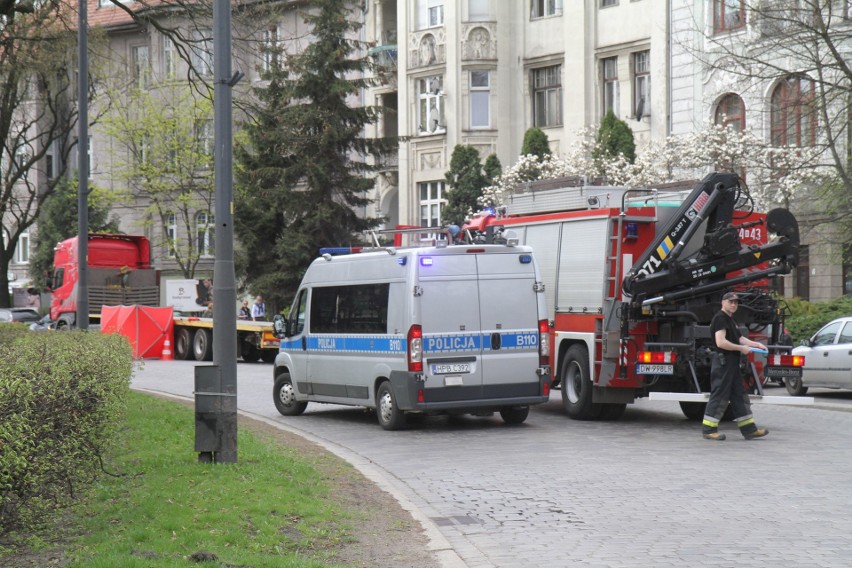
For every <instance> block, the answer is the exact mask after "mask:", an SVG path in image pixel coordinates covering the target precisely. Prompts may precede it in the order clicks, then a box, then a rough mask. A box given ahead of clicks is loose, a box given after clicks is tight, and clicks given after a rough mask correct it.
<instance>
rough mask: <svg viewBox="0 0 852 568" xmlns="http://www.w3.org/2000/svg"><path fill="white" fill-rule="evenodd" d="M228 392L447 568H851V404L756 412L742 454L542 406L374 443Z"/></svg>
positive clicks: (651, 423) (323, 410)
mask: <svg viewBox="0 0 852 568" xmlns="http://www.w3.org/2000/svg"><path fill="white" fill-rule="evenodd" d="M194 366H195V363H194V362H190V361H157V360H150V361H145V362H144V364H142V365H140V368H139V369H138V370H137V372H136V374H135V377H134V379H133V386H134V388H137V389H145V390H153V391H159V392H164V393H171V394H174V395H180V396H186V397H192V389H193V377H194ZM237 380H238V407H239V408H240V410H241V411H244V412H246V413H249V414H251V415H252V416H254V417H261V418H264V419H266V420H268V421H271V422H273V423H275V424H278V425H280V426H281V427H283V428H286V429H288V430H291V431H295V432H298V433H301V434H302V435H304V436H305V437H307V438H310V439H312V440H315V441H318V442H320V443H321V444H323V445H324V446H325V447H326V448H328V449H329V450H331V451H333V452H335V453H336V454H338V455H340V456H341V457H343V458H345V459H347V460H348V461H350V462H351V463H353V464H354V465H355V466H356V467H358V468H359V469H361V470H362V471H363V472H364V473H365V474H367V476H368V477H370V478H372V479H374V480H375V481H377V482H379V483H380V484H381V485H382V486H383V487H385V488H386V489H388V490H389V491H390V492H392V493H393V494H394V495H395V496H397V498H398V499H399V500H400V502H401V503H402V504H403V506H405V507H406V508H408V509H409V510H411V511H412V513H413V514H414V516H415V518H417V519H418V520H420V521H421V522H422V523H423V524H424V527H425V528H426V529H427V532H428V533H429V534H430V535H431V537H432V546H433V548H434V549H435V550H436V552H437V553H438V555H439V557H440V558H441V559H442V561H443V563H444V565H445V566H447V567H450V566H468V567H471V568H474V567H477V568H478V567H491V566H494V567H501V568H502V567H518V568H521V567H523V568H529V567H539V566H541V567H548V568H551V567H560V566H566V567H567V566H583V567H623V566H631V567H632V566H647V567H661V566H708V567H709V566H737V567H751V566H754V567H766V568H775V567H787V566H790V567H793V566H796V567H798V566H815V567H816V566H831V567H834V566H836V567H847V566H852V474H850V472H852V392H839V391H829V390H824V389H814V390H813V392H811V393H809V394H813V395H814V398H815V400H816V403H815V404H814V405H813V406H785V405H768V404H761V405H755V406H754V412H755V416H756V418H757V422H758V425H759V426H761V427H766V428H769V430H770V431H771V432H770V434H769V436H768V437H766V438H764V439H761V440H753V441H745V440H743V439H742V438H741V437H740V436H739V434H738V433H737V431H736V428H735V426H734V425H733V424H731V423H723V425H722V431H724V432H725V433H727V435H728V439H727V440H726V441H724V442H711V441H706V440H703V439H702V438H701V434H700V425H699V424H697V423H693V422H688V421H686V420H685V419H684V418H683V415H682V414H681V412H680V410H679V407H678V405H677V403H676V402H667V401H648V400H642V401H640V402H638V403H636V404H634V405H632V406H629V407H628V410H627V412H626V413H625V416H624V418H622V419H621V420H619V421H617V422H577V421H573V420H571V419H569V418H567V417H566V416H565V415H564V414H563V413H562V407H561V402H560V393H559V392H558V391H556V392H555V393H553V396H552V398H551V401H550V402H548V403H546V404H544V405H541V406H538V407H534V408H533V409H532V411H531V412H530V416H529V418H528V419H527V421H526V423H524V424H523V425H520V426H515V427H512V426H507V425H505V424H503V422H502V420H501V419H500V418H499V416H496V417H493V418H476V417H463V418H452V419H450V418H447V417H431V418H426V419H423V420H422V421H418V422H417V423H416V424H415V425H414V426H413V427H412V428H411V429H409V430H405V431H399V432H386V431H384V430H382V429H381V427H379V425H378V423H377V422H376V419H375V416H374V415H373V414H372V413H370V412H365V411H364V410H363V409H359V408H349V407H341V406H332V405H318V404H311V405H309V406H308V410H307V411H306V413H305V414H304V415H302V416H299V417H290V418H286V417H283V416H281V415H279V414H278V413H277V411H276V410H275V407H274V405H273V403H272V398H271V392H272V366H271V365H268V364H246V363H239V365H238V379H237ZM766 394H767V395H778V396H786V390H785V389H783V388H778V387H775V388H769V389H768V391H767V393H766ZM187 446H188V448H189V451H191V448H192V441H191V440H188V441H187Z"/></svg>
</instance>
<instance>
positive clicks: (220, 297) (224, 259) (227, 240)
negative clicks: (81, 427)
mask: <svg viewBox="0 0 852 568" xmlns="http://www.w3.org/2000/svg"><path fill="white" fill-rule="evenodd" d="M213 73H214V77H215V80H216V83H215V86H214V90H213V125H214V140H215V144H214V147H215V151H216V154H215V156H214V162H213V163H214V168H215V192H216V195H215V200H216V208H215V215H216V218H215V221H216V233H215V234H216V261H215V263H214V264H213V270H214V272H213V297H214V298H216V301H215V302H214V303H213V322H214V323H213V326H214V332H213V364H214V365H218V366H219V367H220V369H221V377H222V379H221V380H222V383H221V389H220V391H219V392H221V393H222V394H223V395H224V396H222V399H221V405H222V406H221V408H222V415H221V420H222V422H221V429H220V430H219V431H220V432H221V434H220V435H221V436H222V439H221V444H220V445H219V448H220V450H219V451H218V452H216V455H215V460H216V462H217V463H236V461H237V311H236V310H237V308H236V305H237V294H236V290H235V277H234V229H233V223H232V219H233V211H234V209H233V208H234V188H233V163H232V162H233V155H232V154H233V140H232V124H231V120H232V118H231V88H232V87H233V86H234V84H235V83H236V81H237V80H238V76H235V77H233V78H232V77H231V3H230V1H229V0H214V2H213Z"/></svg>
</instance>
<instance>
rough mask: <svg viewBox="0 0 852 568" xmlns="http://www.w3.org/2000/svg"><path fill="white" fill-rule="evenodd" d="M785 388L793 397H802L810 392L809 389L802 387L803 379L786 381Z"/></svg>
mask: <svg viewBox="0 0 852 568" xmlns="http://www.w3.org/2000/svg"><path fill="white" fill-rule="evenodd" d="M784 386H785V387H787V392H788V393H790V394H791V395H793V396H802V395H804V394H806V393H807V392H808V387H806V386H803V385H802V379H784Z"/></svg>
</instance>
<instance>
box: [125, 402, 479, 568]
mask: <svg viewBox="0 0 852 568" xmlns="http://www.w3.org/2000/svg"><path fill="white" fill-rule="evenodd" d="M132 390H135V391H137V392H143V393H150V394H156V395H157V396H162V397H163V398H169V399H174V400H180V401H185V402H192V401H193V400H194V399H193V398H192V397H188V396H181V395H176V394H172V393H167V392H163V391H158V390H152V389H144V388H132ZM237 414H239V415H241V416H245V417H246V418H251V419H252V420H257V421H259V422H263V423H264V424H268V425H270V426H272V427H274V428H278V429H279V430H284V431H286V432H289V433H291V434H295V435H296V436H299V437H301V438H304V439H306V440H308V441H310V442H313V443H315V444H317V445H318V446H320V447H322V448H323V449H324V450H326V451H329V452H331V453H332V454H334V455H336V456H337V457H339V458H341V459H343V460H345V461H346V462H348V463H350V464H351V465H352V466H353V467H355V468H356V469H357V470H358V471H359V472H361V474H362V475H363V476H364V477H366V478H367V479H368V480H370V481H372V482H373V483H375V484H376V485H378V486H379V488H381V489H382V490H383V491H385V492H386V493H388V494H389V495H390V496H391V497H393V498H394V499H395V500H396V501H397V503H399V505H400V506H401V507H402V508H403V509H405V510H406V511H408V513H409V514H410V515H411V516H412V518H413V519H414V520H415V521H417V522H418V523H420V526H421V528H422V529H423V532H424V533H425V535H426V538H427V539H428V541H429V544H428V546H427V549H428V550H429V551H430V552H433V553H434V554H435V557H436V558H437V559H438V563H439V564H440V565H441V567H442V568H467V564H465V562H464V561H463V560H462V559H461V557H460V556H459V555H458V553H456V551H455V550H453V547H452V546H451V545H450V542H449V541H448V540H447V539H446V537H445V536H444V535H443V534H442V533H441V531H440V529H439V528H438V525H436V524H435V523H434V522H433V521H432V519H430V518H429V517H428V516H427V515H426V514H424V513H423V511H421V510H420V509H419V508H418V507H417V506H416V505H414V503H412V502H411V500H410V499H409V498H408V496H407V495H405V493H403V492H402V491H400V490H399V489H397V487H396V483H395V482H394V480H393V479H391V478H389V477H388V474H387V472H386V471H385V470H383V469H382V468H380V467H378V466H376V465H375V464H374V463H373V462H371V461H369V460H367V459H365V458H364V457H362V456H360V455H358V454H356V453H355V452H351V451H349V450H347V449H346V448H343V447H341V446H338V445H336V444H334V443H331V442H329V441H328V440H324V439H323V438H318V437H316V436H312V435H311V434H308V433H307V432H304V431H302V430H298V429H296V428H292V427H290V426H287V425H286V424H281V423H280V422H276V421H274V420H272V419H270V418H267V417H266V416H261V415H259V414H253V413H251V412H246V411H244V410H239V409H238V410H237Z"/></svg>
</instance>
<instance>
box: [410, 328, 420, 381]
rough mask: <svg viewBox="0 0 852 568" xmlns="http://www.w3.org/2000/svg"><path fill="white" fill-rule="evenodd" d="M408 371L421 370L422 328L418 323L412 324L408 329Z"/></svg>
mask: <svg viewBox="0 0 852 568" xmlns="http://www.w3.org/2000/svg"><path fill="white" fill-rule="evenodd" d="M407 339H408V371H409V372H410V373H422V372H423V329H422V328H421V327H420V326H419V325H412V326H411V327H410V328H409V329H408V337H407Z"/></svg>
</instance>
